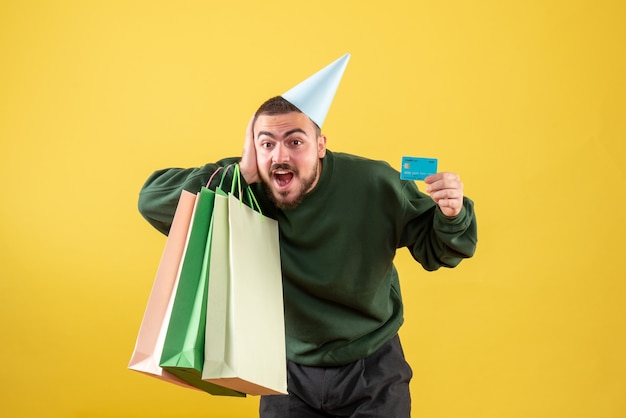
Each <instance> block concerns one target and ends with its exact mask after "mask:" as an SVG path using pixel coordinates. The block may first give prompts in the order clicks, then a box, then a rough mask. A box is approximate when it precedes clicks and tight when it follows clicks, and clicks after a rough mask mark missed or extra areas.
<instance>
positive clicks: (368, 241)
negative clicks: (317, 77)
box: [139, 96, 477, 418]
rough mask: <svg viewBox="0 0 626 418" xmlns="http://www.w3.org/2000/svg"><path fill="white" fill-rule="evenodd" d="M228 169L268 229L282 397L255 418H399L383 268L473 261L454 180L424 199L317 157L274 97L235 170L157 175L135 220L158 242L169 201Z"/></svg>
mask: <svg viewBox="0 0 626 418" xmlns="http://www.w3.org/2000/svg"><path fill="white" fill-rule="evenodd" d="M238 161H239V162H240V169H241V174H242V176H243V178H244V180H245V182H246V183H248V184H249V185H250V186H251V187H252V189H253V191H254V193H255V195H256V196H257V199H258V201H259V204H260V206H261V209H262V210H263V213H264V214H266V215H267V216H270V217H273V218H275V219H276V220H277V221H278V224H279V230H280V247H281V265H282V272H283V289H284V304H285V327H286V329H285V331H286V344H287V347H286V348H287V359H288V390H289V394H288V395H275V396H265V397H262V398H261V408H260V410H261V411H260V412H261V417H264V418H269V417H334V416H342V417H344V416H346V417H354V418H356V417H381V418H382V417H384V418H391V417H409V416H410V408H411V401H410V394H409V381H410V379H411V375H412V373H411V369H410V367H409V365H408V364H407V362H406V360H405V358H404V354H403V352H402V348H401V346H400V341H399V339H398V335H397V333H398V330H399V328H400V326H401V324H402V321H403V308H402V297H401V294H400V284H399V279H398V274H397V272H396V269H395V267H394V265H393V259H394V256H395V253H396V250H397V249H398V248H402V247H406V248H408V249H409V251H410V252H411V254H412V255H413V257H414V258H415V259H416V260H417V261H418V262H419V263H420V264H421V265H422V266H423V267H424V268H425V269H426V270H429V271H430V270H436V269H438V268H440V267H454V266H456V265H457V264H458V263H459V262H460V261H461V260H462V259H463V258H467V257H471V256H472V255H473V253H474V251H475V247H476V242H477V230H476V218H475V215H474V212H473V204H472V202H471V200H469V199H468V198H466V197H464V196H463V184H462V183H461V181H460V179H459V176H458V175H456V174H453V173H438V174H435V175H432V176H430V177H427V178H426V180H425V183H426V185H427V186H426V192H428V194H424V193H422V192H420V191H418V189H417V187H416V185H415V183H414V182H412V181H404V180H401V179H400V175H399V173H398V171H396V170H395V169H393V168H392V167H391V166H389V165H388V164H387V163H385V162H381V161H373V160H368V159H365V158H361V157H358V156H354V155H349V154H343V153H333V152H331V151H330V150H328V149H327V148H326V137H325V136H324V135H322V134H321V132H320V129H319V124H316V123H315V122H314V121H313V120H312V119H311V118H310V116H309V115H308V114H305V113H302V112H301V110H300V109H299V108H298V107H296V106H294V105H293V104H292V103H291V102H289V101H287V100H285V99H284V98H282V97H280V96H279V97H275V98H272V99H270V100H268V101H267V102H265V103H264V104H263V105H262V106H261V107H260V108H259V110H258V111H257V112H256V114H255V116H254V118H253V119H252V120H251V121H250V124H249V126H248V129H247V132H246V139H245V143H244V152H243V155H242V158H241V159H238V158H230V159H225V160H221V161H219V162H217V163H215V164H207V165H205V166H203V167H199V168H191V169H166V170H161V171H157V172H155V173H154V174H153V175H152V176H151V177H150V178H149V179H148V181H147V182H146V184H145V185H144V187H143V188H142V190H141V193H140V196H139V210H140V211H141V213H142V214H143V216H144V217H145V218H146V219H147V220H148V221H149V222H150V223H151V224H152V225H153V226H155V227H156V228H157V229H158V230H160V231H161V232H163V233H167V232H168V230H169V227H170V225H171V220H172V217H173V214H174V211H175V209H176V203H177V201H178V198H179V196H180V193H181V190H182V189H185V190H188V191H190V192H193V193H195V192H198V191H199V190H200V188H201V187H202V186H204V185H206V184H207V181H208V180H209V178H210V177H211V174H212V173H213V172H214V171H215V170H216V169H217V168H218V167H219V166H226V165H228V164H231V163H235V162H238ZM231 172H232V170H231ZM216 177H218V176H216ZM226 183H227V184H230V183H229V182H226ZM211 186H212V187H214V186H215V182H214V183H213V184H212V185H211Z"/></svg>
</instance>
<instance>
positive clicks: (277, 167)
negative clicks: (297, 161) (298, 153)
mask: <svg viewBox="0 0 626 418" xmlns="http://www.w3.org/2000/svg"><path fill="white" fill-rule="evenodd" d="M276 170H290V171H293V172H294V174H298V169H296V168H295V167H292V166H291V165H289V164H285V163H282V164H272V166H271V167H270V172H274V171H276Z"/></svg>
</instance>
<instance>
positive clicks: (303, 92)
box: [281, 54, 350, 128]
mask: <svg viewBox="0 0 626 418" xmlns="http://www.w3.org/2000/svg"><path fill="white" fill-rule="evenodd" d="M348 60H350V54H346V55H344V56H342V57H341V58H339V59H337V60H336V61H334V62H332V63H330V64H329V65H327V66H326V67H324V68H322V69H321V70H320V71H318V72H317V73H315V74H313V75H312V76H311V77H309V78H307V79H306V80H304V81H303V82H301V83H300V84H298V85H297V86H295V87H293V88H292V89H291V90H289V91H287V92H286V93H284V94H282V95H281V96H282V97H283V98H284V99H285V100H287V101H288V102H290V103H291V104H293V105H294V106H296V107H297V108H298V109H300V111H302V113H304V114H305V115H307V116H308V117H309V118H311V120H312V121H313V122H315V123H316V124H317V126H319V127H320V128H321V127H322V125H323V124H324V120H325V119H326V114H327V113H328V109H329V108H330V104H331V103H332V102H333V99H334V98H335V92H336V91H337V87H338V86H339V82H340V81H341V77H342V76H343V72H344V71H345V69H346V66H347V65H348Z"/></svg>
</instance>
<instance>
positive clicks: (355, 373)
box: [260, 336, 413, 418]
mask: <svg viewBox="0 0 626 418" xmlns="http://www.w3.org/2000/svg"><path fill="white" fill-rule="evenodd" d="M412 376H413V373H412V371H411V368H410V367H409V365H408V364H407V362H406V360H405V358H404V353H403V352H402V346H401V345H400V339H399V338H398V336H395V337H394V338H392V339H391V340H390V341H388V342H387V343H386V344H385V345H383V346H382V347H381V348H380V349H379V350H378V351H376V352H375V353H374V354H372V355H371V356H369V357H367V358H365V359H363V360H358V361H356V362H354V363H351V364H348V365H346V366H341V367H308V366H302V365H299V364H296V363H293V362H287V386H288V392H289V394H288V395H272V396H262V397H261V405H260V415H261V418H309V417H310V418H314V417H324V418H331V417H350V418H365V417H370V418H374V417H376V418H408V417H410V416H411V396H410V393H409V381H410V380H411V377H412Z"/></svg>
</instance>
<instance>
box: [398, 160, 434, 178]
mask: <svg viewBox="0 0 626 418" xmlns="http://www.w3.org/2000/svg"><path fill="white" fill-rule="evenodd" d="M436 172H437V159H436V158H420V157H402V170H400V178H401V179H402V180H424V179H425V178H426V177H428V176H430V175H431V174H435V173H436Z"/></svg>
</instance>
